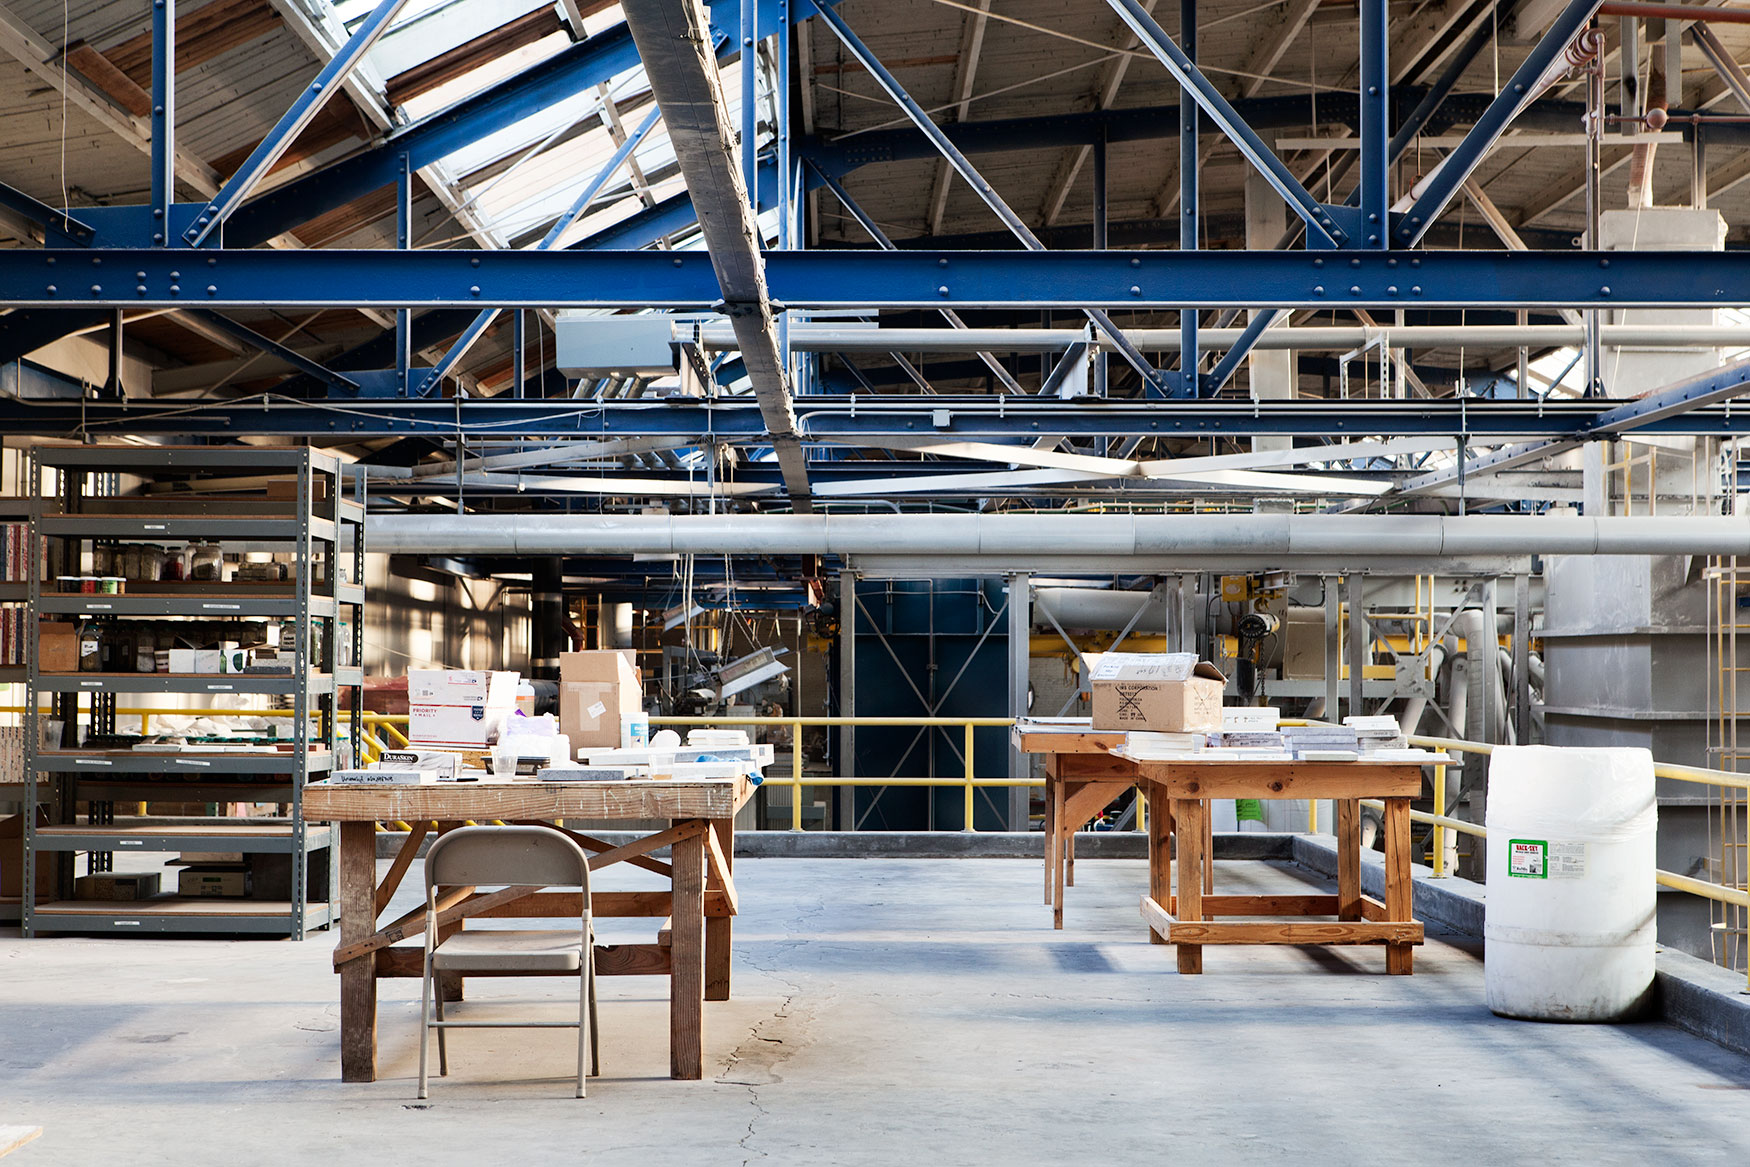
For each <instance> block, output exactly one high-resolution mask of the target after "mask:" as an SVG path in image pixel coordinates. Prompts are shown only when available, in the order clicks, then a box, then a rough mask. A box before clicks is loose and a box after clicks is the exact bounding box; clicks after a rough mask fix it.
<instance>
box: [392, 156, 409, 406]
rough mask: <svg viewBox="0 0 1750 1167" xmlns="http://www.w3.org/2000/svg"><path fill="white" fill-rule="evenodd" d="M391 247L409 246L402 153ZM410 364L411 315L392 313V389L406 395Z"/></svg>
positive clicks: (402, 310)
mask: <svg viewBox="0 0 1750 1167" xmlns="http://www.w3.org/2000/svg"><path fill="white" fill-rule="evenodd" d="M395 246H396V248H397V249H398V250H401V251H407V250H409V249H410V248H411V247H412V246H413V160H412V159H411V158H409V157H408V156H407V155H405V154H403V155H401V158H400V165H399V166H398V167H397V171H396V175H395ZM412 363H413V313H412V312H411V311H409V310H408V309H406V308H397V309H396V310H395V388H396V391H397V392H398V393H399V394H400V395H401V396H402V397H406V396H408V389H409V386H408V383H407V371H408V366H409V365H411V364H412Z"/></svg>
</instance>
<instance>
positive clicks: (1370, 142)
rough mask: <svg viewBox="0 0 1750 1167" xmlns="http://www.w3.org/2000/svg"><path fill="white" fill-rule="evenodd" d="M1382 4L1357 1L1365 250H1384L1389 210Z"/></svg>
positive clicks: (1381, 1)
mask: <svg viewBox="0 0 1750 1167" xmlns="http://www.w3.org/2000/svg"><path fill="white" fill-rule="evenodd" d="M1385 30H1386V0H1361V229H1362V236H1361V238H1362V240H1363V241H1364V243H1365V245H1366V246H1367V247H1368V248H1369V249H1380V248H1384V247H1386V246H1387V238H1386V232H1387V224H1386V216H1387V215H1388V214H1389V213H1390V210H1391V194H1390V181H1389V172H1390V168H1391V160H1390V152H1389V149H1388V144H1387V140H1386V134H1387V132H1388V131H1389V128H1390V120H1391V108H1390V104H1389V103H1390V100H1391V98H1390V95H1389V93H1388V88H1389V85H1390V77H1389V74H1388V71H1387V53H1388V51H1389V50H1388V48H1387V42H1386V31H1385Z"/></svg>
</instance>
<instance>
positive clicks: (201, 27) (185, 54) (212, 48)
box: [103, 0, 281, 89]
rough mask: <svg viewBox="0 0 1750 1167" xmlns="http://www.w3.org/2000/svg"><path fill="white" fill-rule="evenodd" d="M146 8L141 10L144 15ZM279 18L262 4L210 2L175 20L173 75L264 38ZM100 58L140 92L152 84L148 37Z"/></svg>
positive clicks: (132, 40) (114, 48)
mask: <svg viewBox="0 0 1750 1167" xmlns="http://www.w3.org/2000/svg"><path fill="white" fill-rule="evenodd" d="M145 8H146V6H145V5H142V6H141V11H142V12H143V11H145ZM280 23H281V21H280V14H279V13H277V12H275V11H274V10H273V9H272V8H270V7H268V5H266V4H264V3H262V0H212V2H211V3H209V4H203V5H201V6H200V7H199V8H196V9H193V10H191V11H188V12H184V13H182V14H180V15H179V16H177V18H176V71H177V72H178V73H186V72H188V71H189V70H190V69H193V68H195V67H196V66H198V65H204V64H206V63H207V62H208V61H210V60H212V59H213V58H214V57H217V56H218V55H219V54H221V53H224V52H228V51H230V50H231V49H234V48H237V47H238V46H239V45H246V44H248V43H249V42H250V41H252V40H255V39H256V38H258V37H263V36H266V35H267V34H268V33H270V32H272V31H273V30H274V29H276V28H278V27H279V26H280ZM103 55H104V56H105V57H107V58H109V60H110V61H111V62H112V63H113V64H114V65H115V67H116V68H118V69H120V70H121V71H122V72H123V73H125V74H127V75H128V76H129V77H130V78H132V79H133V82H134V84H136V85H138V86H140V87H141V88H142V89H144V88H146V87H148V86H150V85H151V83H152V34H151V32H150V31H147V32H143V33H140V34H139V35H137V36H131V37H129V38H128V39H127V40H125V41H123V42H121V43H120V44H118V45H111V46H110V47H109V48H107V49H105V50H104V51H103Z"/></svg>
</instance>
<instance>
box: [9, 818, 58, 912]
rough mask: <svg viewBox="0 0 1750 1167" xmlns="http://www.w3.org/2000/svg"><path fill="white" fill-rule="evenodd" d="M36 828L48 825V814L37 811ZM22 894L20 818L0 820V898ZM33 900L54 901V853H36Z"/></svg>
mask: <svg viewBox="0 0 1750 1167" xmlns="http://www.w3.org/2000/svg"><path fill="white" fill-rule="evenodd" d="M36 825H37V826H39V827H46V826H48V825H49V816H48V812H47V811H45V810H42V809H41V808H38V810H37V812H36ZM23 894H24V816H23V815H18V814H15V815H13V816H12V817H11V818H4V819H0V896H21V895H23ZM36 898H37V900H38V901H39V902H41V901H43V900H52V899H54V898H55V853H54V852H53V851H38V852H37V853H36Z"/></svg>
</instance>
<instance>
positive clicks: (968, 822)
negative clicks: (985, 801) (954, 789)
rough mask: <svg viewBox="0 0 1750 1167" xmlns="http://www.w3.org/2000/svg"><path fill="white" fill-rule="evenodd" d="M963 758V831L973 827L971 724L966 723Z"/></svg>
mask: <svg viewBox="0 0 1750 1167" xmlns="http://www.w3.org/2000/svg"><path fill="white" fill-rule="evenodd" d="M965 760H966V805H965V809H964V811H963V812H962V813H963V814H964V815H965V819H964V820H963V821H964V824H965V825H964V826H962V827H961V828H960V829H961V830H963V831H970V830H972V829H973V828H972V789H973V787H972V783H973V782H974V778H973V776H972V726H971V725H970V724H969V725H967V727H966V750H965Z"/></svg>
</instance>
